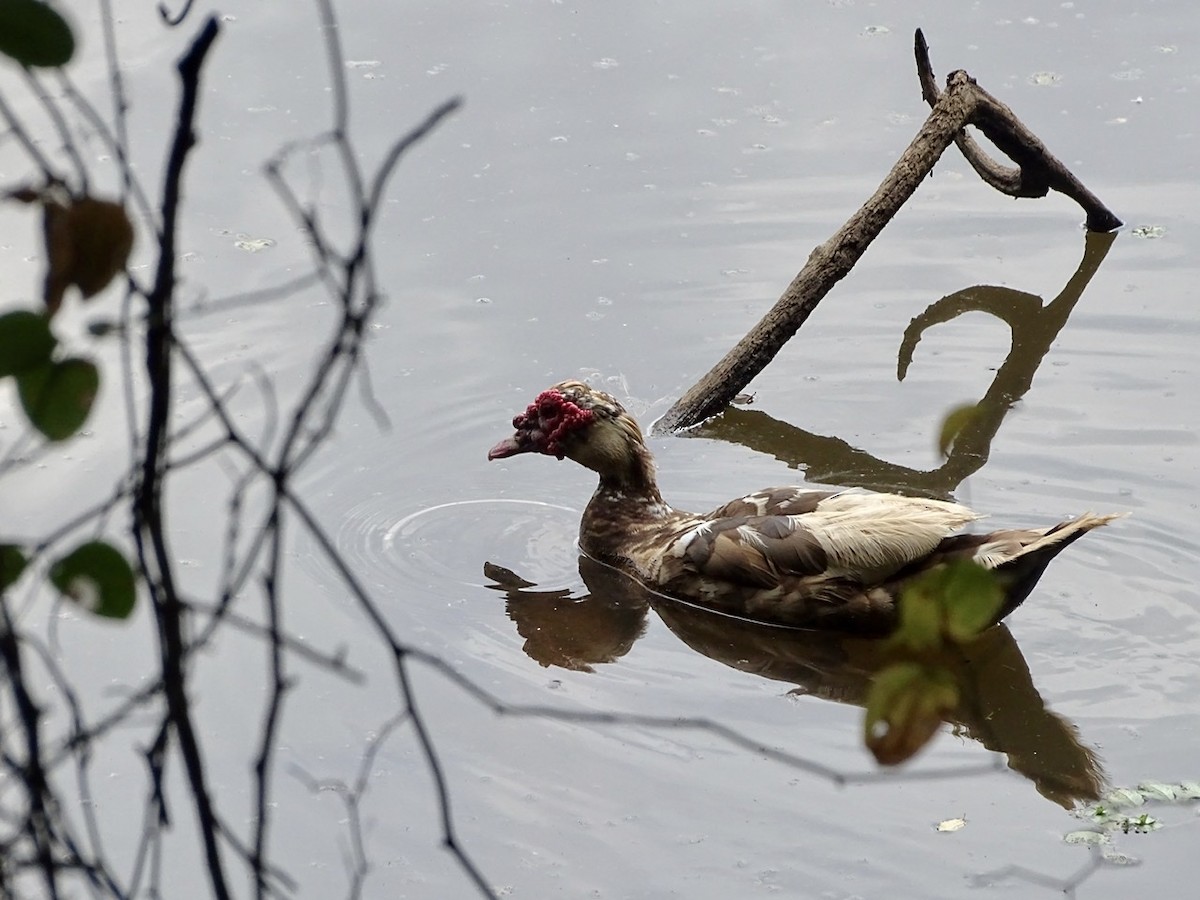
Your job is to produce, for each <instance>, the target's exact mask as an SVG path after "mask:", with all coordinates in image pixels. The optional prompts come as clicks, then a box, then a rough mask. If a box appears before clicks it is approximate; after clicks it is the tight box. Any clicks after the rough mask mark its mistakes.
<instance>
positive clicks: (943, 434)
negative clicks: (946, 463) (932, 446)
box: [938, 403, 979, 457]
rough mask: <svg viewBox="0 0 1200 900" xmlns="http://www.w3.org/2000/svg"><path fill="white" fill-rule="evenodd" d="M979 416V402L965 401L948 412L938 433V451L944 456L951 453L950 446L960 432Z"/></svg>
mask: <svg viewBox="0 0 1200 900" xmlns="http://www.w3.org/2000/svg"><path fill="white" fill-rule="evenodd" d="M978 416H979V404H977V403H964V404H963V405H962V406H956V407H955V408H954V409H952V410H950V412H948V413H946V418H944V419H942V430H941V431H940V432H939V433H938V452H939V453H941V454H942V456H943V457H948V456H949V455H950V448H951V447H953V446H954V442H955V440H957V438H958V436H959V434H961V433H962V430H963V429H964V428H966V427H967V426H968V425H970V424H971V423H972V422H974V421H975V419H976V418H977V417H978Z"/></svg>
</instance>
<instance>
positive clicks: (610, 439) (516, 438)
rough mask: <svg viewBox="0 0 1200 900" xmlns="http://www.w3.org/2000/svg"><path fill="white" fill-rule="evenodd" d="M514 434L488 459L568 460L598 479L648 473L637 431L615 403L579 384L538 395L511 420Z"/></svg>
mask: <svg viewBox="0 0 1200 900" xmlns="http://www.w3.org/2000/svg"><path fill="white" fill-rule="evenodd" d="M513 428H515V429H516V431H515V432H513V435H512V436H511V437H508V438H505V439H504V440H503V441H501V442H500V443H498V444H497V445H496V446H495V447H493V448H492V449H491V450H489V451H488V459H489V460H492V459H504V458H506V457H509V456H516V455H517V454H518V453H542V454H545V455H546V456H554V457H557V458H558V459H563V458H567V459H572V460H574V461H575V462H577V463H579V464H580V465H582V466H586V467H587V468H589V469H591V470H593V471H595V472H599V473H600V477H601V478H602V479H606V480H610V481H617V482H628V481H630V480H644V477H645V475H646V474H649V473H650V472H652V465H651V463H650V459H649V451H647V450H646V444H645V441H644V439H643V438H642V430H641V429H640V428H639V427H638V424H637V422H636V421H634V419H633V417H632V416H631V415H629V413H627V412H626V411H625V408H624V407H623V406H621V404H620V403H618V402H617V400H616V398H615V397H613V396H611V395H609V394H606V393H604V392H603V391H599V390H596V389H595V388H594V387H591V386H590V385H586V384H584V383H583V382H581V381H564V382H562V383H561V384H556V385H554V387H551V388H547V389H546V390H544V391H542V392H541V393H540V394H538V395H537V399H535V400H534V401H533V402H532V403H530V404H529V406H528V407H527V408H526V409H525V412H523V413H521V414H520V415H518V416H516V417H515V418H514V419H513Z"/></svg>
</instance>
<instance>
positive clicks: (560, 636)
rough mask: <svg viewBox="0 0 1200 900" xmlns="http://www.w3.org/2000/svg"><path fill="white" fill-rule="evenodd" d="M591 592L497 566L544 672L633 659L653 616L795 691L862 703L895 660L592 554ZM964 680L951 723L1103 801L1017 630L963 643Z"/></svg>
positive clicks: (1077, 795) (1069, 790) (1061, 784)
mask: <svg viewBox="0 0 1200 900" xmlns="http://www.w3.org/2000/svg"><path fill="white" fill-rule="evenodd" d="M579 573H580V575H581V576H582V577H583V581H584V584H585V585H586V586H587V593H585V594H583V595H581V596H576V595H574V594H572V592H571V591H570V590H568V589H560V590H549V591H546V590H539V589H538V587H537V585H535V584H533V583H531V582H528V581H525V580H524V579H522V578H520V577H519V576H518V575H516V574H515V573H513V572H511V571H509V570H508V569H505V568H503V567H501V566H497V565H493V564H492V563H486V564H485V565H484V574H485V575H486V576H487V577H488V578H489V579H490V580H491V581H493V582H495V583H494V584H490V585H488V587H489V588H491V589H493V590H496V591H499V592H501V593H503V594H504V595H505V596H506V598H507V603H506V609H507V612H508V616H509V618H510V619H512V621H513V622H514V624H515V625H516V626H517V631H518V633H519V634H520V635H521V637H522V638H524V640H525V643H524V647H523V649H524V650H525V652H526V653H527V654H528V655H529V656H530V657H531V658H533V659H534V660H536V661H537V662H538V663H540V664H541V665H543V666H559V667H562V668H565V669H571V670H575V671H581V672H591V671H593V668H594V667H595V666H597V665H602V664H604V663H611V662H615V661H616V660H618V659H620V658H621V657H622V656H624V655H625V654H626V653H628V652H629V650H630V648H631V647H632V646H633V644H634V642H635V641H637V639H638V638H639V637H641V636H642V634H643V633H644V632H645V630H646V620H647V612H648V611H649V610H650V609H653V610H654V612H655V613H656V614H657V615H658V617H659V618H660V619H661V620H662V621H663V622H664V623H665V624H666V626H667V627H668V628H669V629H670V630H671V631H672V632H673V633H674V634H675V636H676V637H678V638H679V639H680V640H682V641H683V642H684V643H685V644H687V645H688V646H689V647H691V648H692V649H693V650H695V651H697V652H699V653H702V654H704V655H705V656H708V657H710V658H712V659H714V660H717V661H718V662H721V663H724V664H725V665H727V666H730V667H732V668H734V669H737V670H739V671H742V672H747V673H749V674H752V675H757V676H760V677H762V678H769V679H771V680H774V681H780V682H784V683H787V684H791V685H794V687H793V688H792V690H791V693H793V694H800V695H806V696H812V697H819V698H821V699H824V700H831V701H835V702H838V703H849V704H853V705H856V706H862V705H864V703H865V702H866V697H867V693H868V691H869V689H870V686H871V679H872V677H873V676H874V674H875V673H876V672H877V671H878V670H879V669H880V668H882V667H883V666H884V665H886V664H887V663H888V661H889V660H888V657H887V655H886V652H885V645H884V643H883V641H881V640H879V639H875V638H855V637H842V636H835V635H831V634H828V633H825V632H813V631H805V630H801V629H794V628H782V627H778V626H770V625H762V624H759V623H756V622H751V621H747V620H744V619H738V618H735V617H732V616H728V615H724V614H721V613H715V612H712V611H711V610H706V609H701V608H698V607H695V606H691V605H689V604H686V603H683V602H680V601H678V600H674V599H672V598H669V597H666V596H663V595H660V594H656V593H654V592H652V591H650V590H648V589H646V588H645V587H644V586H642V585H640V584H639V583H637V582H636V581H634V580H633V579H632V578H630V577H629V576H627V575H625V574H623V573H621V572H620V571H618V570H616V569H613V568H611V567H609V566H607V565H605V564H603V563H600V562H597V561H595V560H593V559H591V558H589V557H587V556H581V557H580V558H579ZM953 675H954V677H955V679H956V681H957V683H958V687H959V703H958V706H957V707H956V708H955V709H954V710H952V711H951V712H950V713H949V714H948V715H947V716H946V717H945V721H946V722H947V724H949V725H950V726H951V727H952V728H953V729H954V732H955V733H956V734H959V735H962V736H965V737H969V738H971V739H972V740H975V741H978V742H979V743H980V744H982V745H983V746H984V747H986V748H987V749H989V750H992V751H995V752H997V753H1002V754H1004V755H1005V756H1006V757H1007V759H1008V765H1009V768H1011V769H1013V770H1014V771H1016V772H1019V773H1020V774H1021V775H1024V776H1025V777H1026V778H1028V779H1029V780H1030V781H1032V782H1033V784H1034V786H1035V787H1036V788H1037V790H1038V792H1039V793H1040V794H1041V795H1042V796H1044V797H1046V798H1048V799H1050V800H1053V801H1054V802H1055V803H1058V804H1060V805H1061V806H1064V807H1067V808H1070V807H1071V806H1073V805H1074V804H1075V803H1076V802H1080V801H1089V800H1095V799H1097V798H1098V797H1099V795H1100V792H1101V789H1102V788H1103V786H1104V773H1103V771H1102V769H1101V765H1100V761H1099V759H1098V758H1097V757H1096V754H1095V751H1093V750H1092V749H1091V748H1090V747H1087V746H1086V745H1084V744H1083V743H1082V742H1081V741H1080V739H1079V734H1078V731H1077V730H1076V728H1075V726H1074V725H1073V724H1072V723H1070V722H1069V721H1067V720H1066V719H1064V718H1063V717H1061V716H1059V715H1058V714H1056V713H1054V712H1051V711H1050V710H1048V709H1047V708H1046V704H1045V702H1044V701H1043V700H1042V698H1041V696H1040V695H1039V694H1038V692H1037V689H1036V688H1035V687H1034V685H1033V681H1032V679H1031V677H1030V674H1029V666H1028V665H1027V664H1026V662H1025V658H1024V656H1022V654H1021V650H1020V648H1019V647H1018V646H1017V643H1016V641H1015V640H1014V639H1013V637H1012V634H1011V633H1010V632H1009V630H1008V628H1007V627H1006V626H1004V625H1003V624H1001V625H997V626H994V627H992V628H989V629H988V630H986V631H985V632H983V634H981V635H980V636H979V637H978V638H976V639H975V640H973V641H972V642H970V643H968V644H964V645H962V646H961V656H960V658H959V659H958V660H957V663H956V665H955V668H954V671H953Z"/></svg>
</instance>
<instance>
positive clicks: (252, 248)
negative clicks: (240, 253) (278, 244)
mask: <svg viewBox="0 0 1200 900" xmlns="http://www.w3.org/2000/svg"><path fill="white" fill-rule="evenodd" d="M233 246H235V247H237V248H238V249H239V250H245V251H246V252H247V253H258V252H260V251H262V250H266V249H267V248H268V247H274V246H275V242H274V241H273V240H271V239H270V238H242V239H241V240H237V241H234V242H233Z"/></svg>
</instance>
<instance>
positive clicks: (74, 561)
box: [50, 541, 137, 619]
mask: <svg viewBox="0 0 1200 900" xmlns="http://www.w3.org/2000/svg"><path fill="white" fill-rule="evenodd" d="M50 581H51V583H52V584H53V585H54V586H55V587H56V588H58V590H59V592H60V593H62V594H63V596H65V597H68V598H69V599H71V600H73V601H75V602H76V603H78V604H79V605H80V606H82V607H83V608H84V609H86V610H87V611H88V612H91V613H94V614H96V615H98V616H104V617H105V618H109V619H125V618H128V617H129V614H130V613H131V612H133V607H134V603H135V601H136V600H137V588H136V586H135V584H134V577H133V569H132V568H130V565H129V563H128V562H126V560H125V557H124V556H123V555H122V554H121V551H119V550H117V549H116V548H115V547H113V546H112V545H111V544H107V543H105V542H104V541H89V542H87V543H86V544H80V545H79V546H78V547H76V548H75V549H74V550H72V551H71V552H70V553H68V554H67V555H66V556H64V557H63V558H62V559H60V560H59V561H58V562H56V563H55V564H54V565H53V566H51V567H50Z"/></svg>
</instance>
